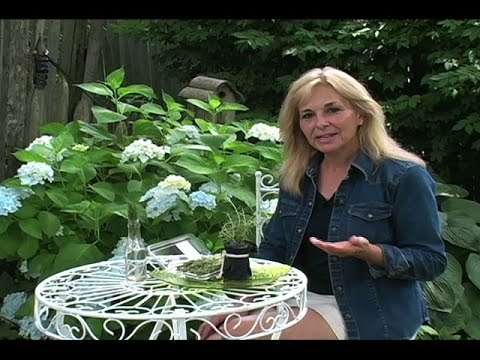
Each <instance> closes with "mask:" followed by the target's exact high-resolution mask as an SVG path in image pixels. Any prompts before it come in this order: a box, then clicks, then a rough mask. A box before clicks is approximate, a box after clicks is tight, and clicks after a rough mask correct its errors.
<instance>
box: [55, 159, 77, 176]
mask: <svg viewBox="0 0 480 360" xmlns="http://www.w3.org/2000/svg"><path fill="white" fill-rule="evenodd" d="M60 171H62V172H66V173H68V174H78V173H79V172H80V171H81V168H80V167H79V166H78V162H76V161H75V160H72V159H66V160H64V161H63V162H62V165H60Z"/></svg>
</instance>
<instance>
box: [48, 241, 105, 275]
mask: <svg viewBox="0 0 480 360" xmlns="http://www.w3.org/2000/svg"><path fill="white" fill-rule="evenodd" d="M103 259H104V255H103V254H102V253H101V252H100V250H98V248H97V247H96V246H95V245H93V244H72V243H69V244H67V245H65V246H64V247H63V248H61V249H60V251H59V253H58V255H57V256H56V257H55V260H54V262H53V266H54V270H55V271H56V272H58V271H63V270H65V269H70V268H73V267H76V266H81V265H85V264H91V263H95V262H98V261H100V260H103Z"/></svg>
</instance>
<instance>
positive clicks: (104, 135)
mask: <svg viewBox="0 0 480 360" xmlns="http://www.w3.org/2000/svg"><path fill="white" fill-rule="evenodd" d="M78 123H79V125H80V130H81V131H82V132H84V133H86V134H89V135H92V136H93V137H94V138H96V139H99V140H109V141H114V140H115V135H113V134H111V133H110V132H108V131H107V130H106V129H105V128H103V127H102V126H100V125H98V124H88V123H86V122H83V121H78Z"/></svg>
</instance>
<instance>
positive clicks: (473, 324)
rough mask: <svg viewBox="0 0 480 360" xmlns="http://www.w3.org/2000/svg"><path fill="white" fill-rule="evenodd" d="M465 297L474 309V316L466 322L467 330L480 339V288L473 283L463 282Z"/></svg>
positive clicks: (473, 336) (470, 334)
mask: <svg viewBox="0 0 480 360" xmlns="http://www.w3.org/2000/svg"><path fill="white" fill-rule="evenodd" d="M463 286H464V288H465V298H466V299H467V304H468V306H470V309H471V310H472V316H471V317H470V318H468V319H467V320H466V322H465V328H464V330H465V332H466V333H467V334H468V335H469V336H470V337H472V338H473V339H475V340H480V290H478V288H476V287H475V286H473V285H472V284H471V283H465V284H463Z"/></svg>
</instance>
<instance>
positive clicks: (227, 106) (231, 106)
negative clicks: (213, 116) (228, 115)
mask: <svg viewBox="0 0 480 360" xmlns="http://www.w3.org/2000/svg"><path fill="white" fill-rule="evenodd" d="M247 110H248V107H246V106H245V105H242V104H237V103H229V102H224V103H223V104H222V105H220V106H219V107H218V109H217V111H218V112H221V111H247Z"/></svg>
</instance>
